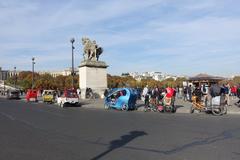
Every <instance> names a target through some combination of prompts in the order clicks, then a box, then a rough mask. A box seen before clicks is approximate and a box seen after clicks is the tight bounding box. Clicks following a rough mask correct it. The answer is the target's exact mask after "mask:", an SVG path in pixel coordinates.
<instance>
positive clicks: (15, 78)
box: [13, 67, 17, 89]
mask: <svg viewBox="0 0 240 160" xmlns="http://www.w3.org/2000/svg"><path fill="white" fill-rule="evenodd" d="M13 74H14V88H15V89H16V83H17V75H16V67H14V73H13Z"/></svg>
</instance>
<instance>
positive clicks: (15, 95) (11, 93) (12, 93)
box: [7, 90, 20, 99]
mask: <svg viewBox="0 0 240 160" xmlns="http://www.w3.org/2000/svg"><path fill="white" fill-rule="evenodd" d="M7 99H20V91H19V90H7Z"/></svg>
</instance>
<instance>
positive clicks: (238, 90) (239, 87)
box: [235, 84, 240, 106]
mask: <svg viewBox="0 0 240 160" xmlns="http://www.w3.org/2000/svg"><path fill="white" fill-rule="evenodd" d="M237 97H238V98H239V100H238V101H237V102H236V103H235V105H237V106H239V105H240V84H239V85H238V87H237Z"/></svg>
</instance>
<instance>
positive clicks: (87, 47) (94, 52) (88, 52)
mask: <svg viewBox="0 0 240 160" xmlns="http://www.w3.org/2000/svg"><path fill="white" fill-rule="evenodd" d="M82 44H83V45H84V48H83V58H84V60H93V61H98V59H99V55H100V54H102V52H103V48H102V47H99V46H98V45H97V43H96V41H95V40H93V41H91V40H90V39H89V38H86V37H84V38H82Z"/></svg>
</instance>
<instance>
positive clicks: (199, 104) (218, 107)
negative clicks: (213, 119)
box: [190, 95, 227, 116]
mask: <svg viewBox="0 0 240 160" xmlns="http://www.w3.org/2000/svg"><path fill="white" fill-rule="evenodd" d="M211 99H212V100H211V103H203V101H202V100H201V98H199V97H197V96H193V97H192V106H191V108H190V113H194V111H195V110H198V111H199V112H212V114H213V115H216V116H220V115H223V114H226V113H227V107H226V105H225V103H224V102H223V100H222V99H224V96H223V95H221V96H216V97H212V98H211ZM205 105H206V106H205Z"/></svg>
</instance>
